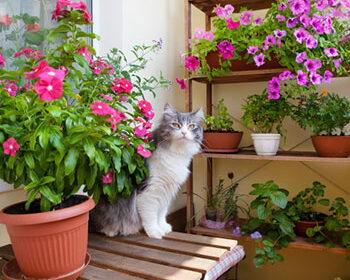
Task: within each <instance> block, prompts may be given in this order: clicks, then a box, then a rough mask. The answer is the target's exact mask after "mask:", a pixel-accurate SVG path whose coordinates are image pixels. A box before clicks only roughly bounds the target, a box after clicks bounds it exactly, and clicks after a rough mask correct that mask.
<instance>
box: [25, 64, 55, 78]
mask: <svg viewBox="0 0 350 280" xmlns="http://www.w3.org/2000/svg"><path fill="white" fill-rule="evenodd" d="M48 65H49V64H48V63H47V61H46V60H41V61H40V62H39V65H38V66H34V67H33V68H32V69H33V71H31V72H24V75H25V76H26V80H34V79H36V78H39V75H40V74H41V73H42V72H44V70H45V69H46V67H48Z"/></svg>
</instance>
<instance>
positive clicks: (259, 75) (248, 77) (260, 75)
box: [190, 68, 286, 84]
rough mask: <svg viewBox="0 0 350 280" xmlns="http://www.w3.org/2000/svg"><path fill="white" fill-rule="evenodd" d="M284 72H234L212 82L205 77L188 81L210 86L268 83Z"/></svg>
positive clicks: (262, 70) (268, 70)
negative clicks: (209, 84)
mask: <svg viewBox="0 0 350 280" xmlns="http://www.w3.org/2000/svg"><path fill="white" fill-rule="evenodd" d="M285 70H286V68H275V69H257V70H244V71H234V72H230V73H229V74H228V75H225V76H219V77H214V78H213V80H212V81H208V79H207V77H205V76H192V77H190V79H191V80H193V81H196V82H199V83H211V84H227V83H248V82H259V81H268V80H270V79H271V78H272V77H275V76H278V75H279V74H281V73H282V72H283V71H285Z"/></svg>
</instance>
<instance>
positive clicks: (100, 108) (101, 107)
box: [90, 101, 114, 116]
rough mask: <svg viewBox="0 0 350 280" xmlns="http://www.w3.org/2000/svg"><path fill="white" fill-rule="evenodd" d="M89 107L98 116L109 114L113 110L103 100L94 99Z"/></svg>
mask: <svg viewBox="0 0 350 280" xmlns="http://www.w3.org/2000/svg"><path fill="white" fill-rule="evenodd" d="M90 108H91V109H92V111H93V112H94V114H95V115H100V116H106V115H110V114H111V113H112V112H113V111H114V109H113V108H111V107H110V106H109V105H108V104H107V103H106V102H104V101H94V104H91V105H90Z"/></svg>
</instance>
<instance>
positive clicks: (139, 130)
mask: <svg viewBox="0 0 350 280" xmlns="http://www.w3.org/2000/svg"><path fill="white" fill-rule="evenodd" d="M134 133H135V135H136V136H137V137H143V136H145V135H146V133H147V129H146V128H144V127H143V126H142V125H139V126H137V127H135V128H134Z"/></svg>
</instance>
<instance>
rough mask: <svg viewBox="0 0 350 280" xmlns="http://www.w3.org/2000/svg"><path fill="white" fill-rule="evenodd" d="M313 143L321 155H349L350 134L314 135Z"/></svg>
mask: <svg viewBox="0 0 350 280" xmlns="http://www.w3.org/2000/svg"><path fill="white" fill-rule="evenodd" d="M311 140H312V144H313V145H314V147H315V150H316V152H317V154H318V156H320V157H348V156H349V155H350V136H312V137H311Z"/></svg>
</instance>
